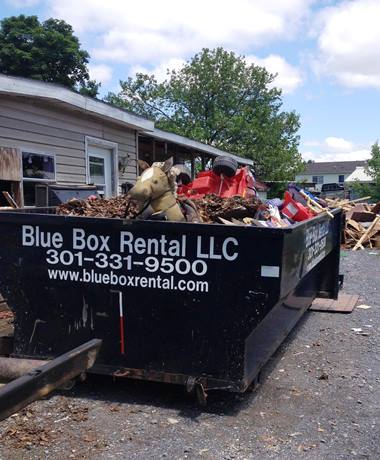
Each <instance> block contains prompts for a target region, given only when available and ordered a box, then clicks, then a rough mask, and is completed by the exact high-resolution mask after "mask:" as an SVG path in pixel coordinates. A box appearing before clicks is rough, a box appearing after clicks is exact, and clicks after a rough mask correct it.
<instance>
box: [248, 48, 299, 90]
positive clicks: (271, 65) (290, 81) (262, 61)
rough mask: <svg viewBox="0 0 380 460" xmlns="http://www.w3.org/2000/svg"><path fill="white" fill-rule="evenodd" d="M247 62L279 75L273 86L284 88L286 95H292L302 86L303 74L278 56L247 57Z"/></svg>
mask: <svg viewBox="0 0 380 460" xmlns="http://www.w3.org/2000/svg"><path fill="white" fill-rule="evenodd" d="M246 61H247V62H248V63H249V64H251V63H253V64H256V65H259V66H261V67H265V68H266V69H267V70H268V71H269V72H270V73H273V74H278V75H277V77H276V78H275V80H274V82H273V84H274V86H277V87H278V88H282V90H283V92H284V93H291V92H293V91H294V90H295V89H296V88H298V87H299V86H300V85H301V84H302V76H301V72H300V70H299V69H297V67H294V66H292V65H291V64H289V63H288V62H286V60H285V59H284V58H283V57H281V56H278V55H277V54H270V55H269V56H267V57H266V58H258V57H256V56H247V58H246Z"/></svg>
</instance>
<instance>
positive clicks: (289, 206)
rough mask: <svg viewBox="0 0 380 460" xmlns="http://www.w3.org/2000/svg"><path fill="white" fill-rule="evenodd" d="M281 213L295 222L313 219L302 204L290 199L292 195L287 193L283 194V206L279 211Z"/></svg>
mask: <svg viewBox="0 0 380 460" xmlns="http://www.w3.org/2000/svg"><path fill="white" fill-rule="evenodd" d="M281 212H282V214H284V215H285V216H286V217H288V218H289V219H292V220H295V221H296V222H301V221H303V220H307V219H310V218H311V217H314V214H313V213H312V212H311V211H310V210H309V209H308V208H306V207H305V206H304V205H303V204H301V203H299V202H298V201H296V200H294V199H293V198H292V195H291V194H290V193H289V192H288V191H286V192H285V195H284V205H283V208H282V209H281Z"/></svg>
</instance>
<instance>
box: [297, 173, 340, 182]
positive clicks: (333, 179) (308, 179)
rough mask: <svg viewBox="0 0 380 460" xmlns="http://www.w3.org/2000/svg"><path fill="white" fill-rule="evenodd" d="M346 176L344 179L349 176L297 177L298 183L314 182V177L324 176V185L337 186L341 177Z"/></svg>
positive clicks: (309, 175) (304, 175) (321, 174)
mask: <svg viewBox="0 0 380 460" xmlns="http://www.w3.org/2000/svg"><path fill="white" fill-rule="evenodd" d="M340 175H342V176H344V179H346V177H348V176H349V174H323V173H319V174H298V175H297V176H296V181H297V182H302V181H304V182H313V176H323V183H324V184H337V183H339V176H340Z"/></svg>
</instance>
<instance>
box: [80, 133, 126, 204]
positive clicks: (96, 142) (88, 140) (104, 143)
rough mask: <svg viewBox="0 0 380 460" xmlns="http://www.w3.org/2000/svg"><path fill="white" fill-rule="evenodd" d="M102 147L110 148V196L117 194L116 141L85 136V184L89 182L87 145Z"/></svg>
mask: <svg viewBox="0 0 380 460" xmlns="http://www.w3.org/2000/svg"><path fill="white" fill-rule="evenodd" d="M91 145H93V146H94V147H104V148H106V149H109V150H112V154H111V155H112V157H111V187H112V193H111V196H117V195H118V194H119V166H118V165H119V144H118V143H117V142H112V141H108V140H105V139H100V138H97V137H92V136H85V156H86V184H90V161H89V157H90V153H89V151H88V148H89V146H91Z"/></svg>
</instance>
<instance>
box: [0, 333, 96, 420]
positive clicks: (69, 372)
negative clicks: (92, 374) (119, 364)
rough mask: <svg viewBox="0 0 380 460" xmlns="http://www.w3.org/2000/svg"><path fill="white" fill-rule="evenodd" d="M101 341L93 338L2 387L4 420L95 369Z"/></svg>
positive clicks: (0, 412) (0, 410)
mask: <svg viewBox="0 0 380 460" xmlns="http://www.w3.org/2000/svg"><path fill="white" fill-rule="evenodd" d="M101 344H102V341H101V340H100V339H92V340H90V341H89V342H86V343H84V344H83V345H80V346H79V347H77V348H74V349H73V350H70V351H68V352H67V353H64V354H63V355H61V356H58V357H57V358H55V359H53V360H51V361H48V362H47V363H46V364H44V365H42V366H40V367H37V368H35V369H33V370H32V371H30V372H27V373H26V374H24V375H22V376H21V377H19V378H17V379H16V380H13V381H12V382H10V383H7V384H6V385H5V386H4V387H3V388H1V389H0V420H4V419H5V418H7V417H9V416H10V415H12V414H14V413H15V412H17V411H18V410H20V409H22V408H24V407H25V406H27V405H28V404H30V403H31V402H33V401H35V400H37V399H40V398H42V397H44V396H46V395H48V394H49V393H50V392H52V391H53V390H55V389H56V388H58V387H60V386H62V385H63V384H64V383H65V382H67V381H69V380H72V379H74V378H75V377H78V376H79V375H80V374H82V373H83V372H85V371H86V370H88V369H89V368H91V367H92V366H93V365H94V362H95V359H96V356H97V354H98V351H99V348H100V346H101Z"/></svg>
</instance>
